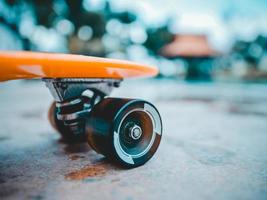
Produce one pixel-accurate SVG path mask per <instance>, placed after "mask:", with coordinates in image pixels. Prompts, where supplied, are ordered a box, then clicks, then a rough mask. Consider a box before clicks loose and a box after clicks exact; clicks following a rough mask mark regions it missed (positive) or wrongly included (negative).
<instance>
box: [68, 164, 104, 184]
mask: <svg viewBox="0 0 267 200" xmlns="http://www.w3.org/2000/svg"><path fill="white" fill-rule="evenodd" d="M106 172H107V169H106V166H105V165H103V164H99V165H90V166H87V167H84V168H82V169H79V170H77V171H73V172H70V173H69V174H67V175H66V176H65V178H66V179H69V180H82V179H85V178H88V177H99V176H104V175H105V174H106Z"/></svg>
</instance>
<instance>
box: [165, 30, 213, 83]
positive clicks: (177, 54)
mask: <svg viewBox="0 0 267 200" xmlns="http://www.w3.org/2000/svg"><path fill="white" fill-rule="evenodd" d="M161 54H162V55H163V56H164V57H166V58H169V59H176V58H180V59H183V60H185V61H186V63H187V74H186V79H187V80H210V79H211V70H212V64H213V61H214V59H215V58H216V56H217V55H218V52H217V51H216V50H215V49H213V48H212V46H211V45H210V43H209V41H208V38H207V36H206V35H196V34H177V35H176V36H175V37H174V40H173V41H172V42H171V43H169V44H167V45H165V46H164V47H163V48H162V49H161Z"/></svg>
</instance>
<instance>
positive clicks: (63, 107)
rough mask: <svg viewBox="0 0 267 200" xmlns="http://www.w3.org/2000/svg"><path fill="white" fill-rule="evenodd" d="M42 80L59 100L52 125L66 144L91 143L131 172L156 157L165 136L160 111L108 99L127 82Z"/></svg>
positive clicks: (52, 111)
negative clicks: (113, 91) (116, 88)
mask: <svg viewBox="0 0 267 200" xmlns="http://www.w3.org/2000/svg"><path fill="white" fill-rule="evenodd" d="M43 81H44V82H45V83H46V86H47V87H48V88H49V90H50V92H51V94H52V95H53V97H54V99H55V101H56V103H54V104H52V106H51V108H50V111H49V118H50V122H51V124H52V125H53V126H54V128H56V129H57V130H58V131H59V132H60V134H61V135H62V138H63V139H64V140H65V141H66V142H69V143H73V142H84V141H88V143H89V145H90V146H91V147H92V148H93V149H94V150H95V151H97V152H98V153H101V154H103V155H105V156H106V157H107V158H109V159H112V160H115V161H117V162H119V163H120V164H121V165H123V166H126V167H136V166H140V165H142V164H144V163H145V162H147V161H148V160H149V159H150V158H151V157H152V156H153V154H154V153H155V151H156V149H157V147H158V145H159V143H160V139H161V133H162V122H161V118H160V115H159V113H158V111H157V109H156V108H155V107H154V106H153V105H152V104H151V103H149V102H146V101H143V100H136V99H121V98H107V96H108V95H109V94H110V93H111V91H112V89H113V88H114V87H119V85H120V83H121V81H122V80H120V79H91V78H90V79H78V78H74V79H73V78H68V79H66V78H63V79H49V78H44V79H43Z"/></svg>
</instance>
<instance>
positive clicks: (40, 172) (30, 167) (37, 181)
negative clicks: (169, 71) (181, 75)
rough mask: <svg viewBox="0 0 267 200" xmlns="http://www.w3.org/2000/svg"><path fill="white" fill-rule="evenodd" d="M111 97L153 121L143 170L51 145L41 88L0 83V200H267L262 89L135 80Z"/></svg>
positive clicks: (85, 150)
mask: <svg viewBox="0 0 267 200" xmlns="http://www.w3.org/2000/svg"><path fill="white" fill-rule="evenodd" d="M113 94H114V95H115V96H125V97H141V98H145V99H147V100H149V101H152V102H153V103H154V104H155V105H156V106H157V107H158V109H159V111H160V112H161V114H162V118H163V123H164V135H163V138H162V142H161V145H160V148H159V150H158V152H157V153H156V155H155V156H154V157H153V158H152V159H151V160H150V161H149V162H148V163H147V164H145V165H144V166H142V167H139V168H135V169H131V170H125V169H121V168H119V167H118V166H115V165H113V164H111V163H109V162H108V161H107V160H106V159H105V158H104V157H103V156H101V155H99V154H97V153H95V152H94V151H93V150H91V149H90V148H89V147H88V145H87V144H82V145H74V146H70V145H67V144H64V143H62V142H60V139H59V135H58V134H57V133H56V131H55V130H53V129H52V128H51V127H50V125H49V123H48V121H47V115H46V114H47V109H48V107H49V104H50V103H51V102H52V98H51V95H50V94H49V91H48V90H47V89H46V88H45V86H44V84H43V83H41V82H32V81H29V82H25V81H24V82H22V81H13V82H7V83H2V84H0V119H1V120H0V127H1V129H0V199H49V200H50V199H75V200H78V199H94V200H98V199H99V200H102V199H116V200H122V199H123V200H135V199H137V200H138V199H146V200H149V199H153V200H155V199H161V200H162V199H179V200H183V199H198V200H200V199H223V200H229V199H253V200H255V199H264V200H266V199H267V85H257V84H250V85H246V84H222V83H221V84H184V83H177V82H175V81H164V80H161V81H155V80H153V81H140V80H137V81H129V82H128V83H125V84H123V85H122V87H121V88H120V89H117V90H116V91H114V93H113Z"/></svg>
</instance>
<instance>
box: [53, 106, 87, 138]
mask: <svg viewBox="0 0 267 200" xmlns="http://www.w3.org/2000/svg"><path fill="white" fill-rule="evenodd" d="M58 112H59V111H58V108H57V107H56V102H53V103H52V104H51V106H50V108H49V111H48V119H49V122H50V124H51V125H52V127H53V128H54V129H55V130H57V132H59V133H60V135H61V139H62V141H63V142H66V143H82V142H86V135H85V132H84V123H81V124H79V125H78V126H77V125H75V126H71V125H69V124H66V123H65V122H64V121H61V120H58V119H57V113H58ZM77 130H79V132H78V131H77Z"/></svg>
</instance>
